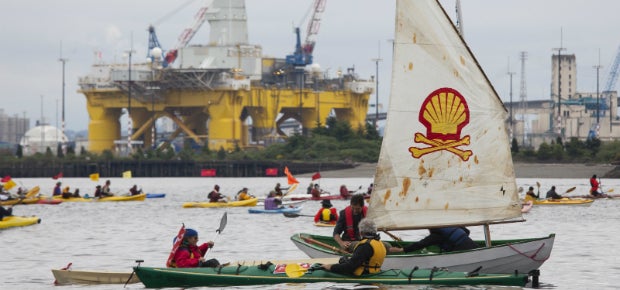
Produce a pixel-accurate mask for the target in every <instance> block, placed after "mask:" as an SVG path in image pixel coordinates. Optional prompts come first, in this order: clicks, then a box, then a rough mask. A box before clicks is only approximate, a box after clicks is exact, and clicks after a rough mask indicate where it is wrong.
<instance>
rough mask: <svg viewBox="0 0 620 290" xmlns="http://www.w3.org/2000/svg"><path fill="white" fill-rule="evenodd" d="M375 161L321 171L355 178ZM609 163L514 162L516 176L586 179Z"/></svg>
mask: <svg viewBox="0 0 620 290" xmlns="http://www.w3.org/2000/svg"><path fill="white" fill-rule="evenodd" d="M375 166H376V164H375V163H361V164H360V165H358V166H357V167H355V168H351V169H342V170H331V171H321V176H322V177H328V178H355V177H360V178H364V177H369V178H373V177H374V175H375ZM615 168H616V166H615V165H611V164H572V163H571V164H566V163H560V164H557V163H521V162H517V163H514V169H515V175H516V177H517V178H584V179H588V178H590V177H591V176H592V175H593V174H596V175H597V176H600V177H605V175H606V174H607V173H609V172H611V171H612V170H613V169H615ZM312 174H314V173H305V174H299V175H296V176H298V177H311V176H312Z"/></svg>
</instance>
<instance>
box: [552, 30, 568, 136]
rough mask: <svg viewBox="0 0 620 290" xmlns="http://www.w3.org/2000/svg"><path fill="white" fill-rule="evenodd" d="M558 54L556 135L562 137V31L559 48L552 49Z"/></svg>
mask: <svg viewBox="0 0 620 290" xmlns="http://www.w3.org/2000/svg"><path fill="white" fill-rule="evenodd" d="M553 50H556V51H557V52H558V124H557V125H558V126H557V127H558V135H559V136H560V138H561V137H562V108H561V107H562V69H561V67H562V65H561V64H562V51H563V50H566V48H564V47H562V29H560V47H558V48H554V49H553Z"/></svg>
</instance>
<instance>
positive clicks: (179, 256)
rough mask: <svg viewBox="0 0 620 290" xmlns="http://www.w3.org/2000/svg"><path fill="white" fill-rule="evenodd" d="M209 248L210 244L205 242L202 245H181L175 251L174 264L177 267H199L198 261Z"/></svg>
mask: <svg viewBox="0 0 620 290" xmlns="http://www.w3.org/2000/svg"><path fill="white" fill-rule="evenodd" d="M208 249H209V244H207V243H204V244H202V245H200V246H198V247H197V246H188V247H179V248H178V249H177V251H176V253H174V264H175V265H176V267H177V268H192V267H198V262H199V260H200V258H202V257H203V256H204V255H205V254H206V253H207V250H208Z"/></svg>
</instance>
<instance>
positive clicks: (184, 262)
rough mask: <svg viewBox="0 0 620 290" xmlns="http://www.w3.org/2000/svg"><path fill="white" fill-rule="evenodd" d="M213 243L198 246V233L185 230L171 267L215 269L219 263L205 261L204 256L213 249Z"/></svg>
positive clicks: (211, 260) (213, 260) (214, 260)
mask: <svg viewBox="0 0 620 290" xmlns="http://www.w3.org/2000/svg"><path fill="white" fill-rule="evenodd" d="M213 246H214V243H213V241H208V242H206V243H203V244H202V245H200V246H198V232H197V231H196V230H194V229H186V230H185V234H184V235H183V241H182V242H181V245H180V246H179V248H178V249H177V250H176V252H175V253H174V261H173V263H172V266H173V267H176V268H194V267H217V266H219V265H220V262H219V261H218V260H216V259H209V260H205V258H204V255H205V254H206V253H207V251H208V250H209V249H211V248H213Z"/></svg>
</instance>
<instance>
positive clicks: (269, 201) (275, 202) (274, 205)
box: [265, 190, 282, 210]
mask: <svg viewBox="0 0 620 290" xmlns="http://www.w3.org/2000/svg"><path fill="white" fill-rule="evenodd" d="M279 208H282V200H281V199H279V198H277V197H276V191H275V190H272V191H270V192H269V195H267V198H265V209H267V210H272V209H279Z"/></svg>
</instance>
